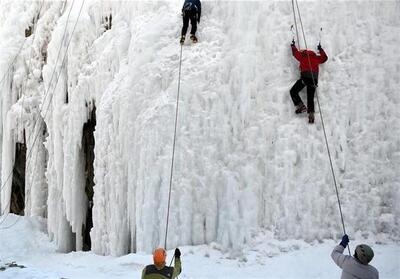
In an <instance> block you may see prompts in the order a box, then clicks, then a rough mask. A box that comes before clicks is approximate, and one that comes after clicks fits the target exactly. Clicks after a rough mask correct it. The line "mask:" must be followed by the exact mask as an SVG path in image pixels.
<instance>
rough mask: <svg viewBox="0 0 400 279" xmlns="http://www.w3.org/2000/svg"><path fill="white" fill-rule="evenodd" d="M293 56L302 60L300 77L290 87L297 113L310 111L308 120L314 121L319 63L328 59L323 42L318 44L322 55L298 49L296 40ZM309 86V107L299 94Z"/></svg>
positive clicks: (293, 44) (293, 43)
mask: <svg viewBox="0 0 400 279" xmlns="http://www.w3.org/2000/svg"><path fill="white" fill-rule="evenodd" d="M291 46H292V53H293V56H294V57H295V58H296V59H297V60H298V61H299V62H300V79H299V80H298V81H296V83H295V84H294V85H293V87H292V89H290V96H291V97H292V100H293V103H294V105H295V106H296V110H295V113H297V114H298V113H302V112H305V111H307V112H308V122H309V123H314V94H315V88H316V87H317V85H318V70H319V67H318V66H319V64H322V63H325V62H326V60H328V56H326V53H325V51H324V50H323V49H322V47H321V44H318V50H319V53H320V55H317V54H316V53H315V52H314V51H312V50H300V51H299V50H298V49H297V47H296V44H295V42H294V40H293V41H292V44H291ZM305 86H307V107H308V108H307V107H306V106H305V105H304V103H303V101H302V100H301V98H300V96H299V92H300V91H301V90H302V89H303V88H304V87H305Z"/></svg>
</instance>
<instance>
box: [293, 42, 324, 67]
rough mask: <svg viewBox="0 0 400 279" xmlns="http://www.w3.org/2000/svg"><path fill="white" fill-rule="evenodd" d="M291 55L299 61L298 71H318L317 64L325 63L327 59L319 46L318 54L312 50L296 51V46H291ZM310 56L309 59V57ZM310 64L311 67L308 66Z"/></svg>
mask: <svg viewBox="0 0 400 279" xmlns="http://www.w3.org/2000/svg"><path fill="white" fill-rule="evenodd" d="M292 53H293V56H294V57H295V58H296V59H297V60H298V61H299V62H300V72H302V73H304V72H313V73H318V70H319V67H318V65H319V64H322V63H325V62H326V60H328V56H326V53H325V51H324V50H323V49H322V48H321V50H320V51H319V53H320V55H317V54H316V53H315V52H314V51H312V50H301V51H298V50H297V48H296V46H292ZM308 57H310V60H309V58H308ZM310 64H311V67H310Z"/></svg>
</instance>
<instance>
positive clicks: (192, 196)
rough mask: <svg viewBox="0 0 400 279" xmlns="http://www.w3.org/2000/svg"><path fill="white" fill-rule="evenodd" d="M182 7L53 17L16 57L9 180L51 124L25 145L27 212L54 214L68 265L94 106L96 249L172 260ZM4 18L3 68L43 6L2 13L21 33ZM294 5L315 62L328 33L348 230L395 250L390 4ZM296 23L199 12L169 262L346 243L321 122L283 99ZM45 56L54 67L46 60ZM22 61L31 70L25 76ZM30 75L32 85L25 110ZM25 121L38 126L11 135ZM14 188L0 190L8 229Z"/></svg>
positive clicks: (7, 137)
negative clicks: (192, 249) (198, 248)
mask: <svg viewBox="0 0 400 279" xmlns="http://www.w3.org/2000/svg"><path fill="white" fill-rule="evenodd" d="M181 2H182V1H161V2H153V1H131V2H114V1H110V2H106V1H86V2H85V4H84V6H83V7H82V10H81V3H82V2H80V1H76V3H75V2H71V1H68V2H67V3H63V2H49V3H47V2H46V5H45V6H44V7H45V9H43V11H42V12H41V16H40V19H39V20H38V22H37V28H38V29H37V34H38V35H37V36H36V37H35V42H36V43H35V42H34V43H33V46H34V47H33V48H30V47H29V46H30V45H31V44H27V43H25V44H26V46H24V48H23V49H24V53H26V55H25V56H22V58H18V60H17V66H16V69H15V70H13V71H10V72H9V74H8V75H7V80H6V81H4V82H3V83H2V84H1V88H3V90H2V95H1V100H2V113H1V115H2V123H3V133H2V141H3V145H2V146H3V147H2V180H4V178H5V177H6V176H7V174H8V173H9V171H10V170H12V165H13V163H12V161H13V160H12V159H13V150H12V148H13V146H15V141H16V140H18V139H17V138H18V137H17V135H18V134H20V133H21V131H23V129H25V130H26V132H27V134H28V138H29V136H30V135H36V134H39V133H36V132H35V133H34V132H33V131H35V130H38V131H39V130H40V129H39V127H42V129H43V127H44V126H46V127H47V128H46V131H45V132H42V133H41V134H40V135H41V136H40V137H39V139H38V140H37V142H36V143H35V145H32V144H29V142H30V141H29V140H28V153H29V152H30V149H32V157H31V158H30V157H28V166H29V165H30V166H32V167H31V168H29V167H28V169H27V174H28V177H32V176H33V175H34V174H35V173H38V175H35V176H34V177H35V178H34V179H33V178H28V180H30V181H36V182H35V183H33V182H32V183H31V184H32V187H28V189H29V191H30V192H29V193H31V194H28V192H27V196H26V204H27V205H29V208H32V209H31V210H30V211H28V212H27V214H29V215H42V216H46V214H47V217H48V231H49V234H50V236H51V237H52V238H53V239H55V241H56V242H57V244H58V246H59V249H60V250H61V251H69V250H71V249H78V250H79V249H81V248H82V238H81V234H82V226H83V225H84V223H85V220H86V209H87V200H86V196H85V193H84V190H85V189H84V181H85V173H84V162H83V148H82V144H81V140H82V127H83V124H84V123H85V122H86V121H87V120H88V118H89V115H90V112H91V110H92V108H93V105H96V113H97V117H96V120H97V126H96V131H95V141H96V145H95V163H94V170H95V184H96V185H95V188H94V191H95V194H94V208H93V223H94V226H93V229H92V231H91V237H92V248H93V250H94V251H95V252H96V253H99V254H112V255H122V254H125V253H128V252H130V251H146V252H149V251H151V250H152V249H153V248H155V247H156V246H162V245H163V244H164V236H165V225H166V216H167V212H166V208H167V202H168V201H167V198H168V189H169V174H170V164H171V154H172V140H173V125H174V113H175V102H176V92H177V86H178V65H179V50H180V46H179V44H178V39H179V34H180V28H181V18H180V8H181V4H182V3H181ZM10 3H11V2H10V1H3V2H1V3H0V7H1V8H0V22H1V23H4V24H2V25H1V26H2V27H1V29H0V42H1V41H2V43H3V44H4V46H3V45H2V46H1V47H2V48H4V49H5V51H2V52H1V54H0V63H1V65H9V62H10V60H12V58H13V54H14V53H16V51H17V49H15V45H17V43H21V42H22V41H23V40H24V38H23V37H21V38H17V37H15V36H14V37H12V38H13V41H12V40H11V39H9V41H7V40H1V39H2V38H6V37H7V36H8V37H10V36H9V35H7V34H10V33H9V32H19V34H23V33H22V32H23V30H24V29H25V28H26V25H27V24H28V22H30V21H31V17H32V14H37V11H38V10H39V8H40V2H35V3H36V4H35V6H29V5H25V4H18V5H14V6H17V7H13V9H15V12H11V14H12V15H13V16H14V14H15V18H21V17H22V15H23V18H26V21H24V22H23V21H21V23H20V24H18V25H17V26H15V25H12V24H11V23H8V22H9V21H10V19H9V18H8V17H7V14H8V13H9V12H8V11H7V7H10V6H11V4H10ZM299 4H300V9H301V10H302V16H303V23H304V24H305V31H306V34H307V35H308V37H307V39H308V44H309V46H310V47H312V48H314V47H315V46H316V44H317V42H318V39H319V38H318V35H319V34H318V33H319V32H318V31H319V30H320V27H322V28H323V34H322V45H323V46H324V47H325V49H326V51H327V53H328V56H329V61H328V62H327V63H326V64H324V65H323V66H321V73H320V80H319V88H318V92H319V98H320V102H321V109H322V112H323V116H324V120H325V124H326V128H327V132H328V134H327V136H328V140H329V143H330V147H331V153H332V156H333V162H334V168H335V171H336V175H337V179H338V182H339V191H340V194H341V198H342V203H343V204H342V206H343V212H344V218H345V222H346V226H347V230H348V232H349V233H350V234H353V235H354V234H361V233H362V234H363V235H364V236H368V235H376V237H377V239H379V240H386V239H388V238H395V239H398V237H399V236H400V232H399V224H400V208H399V206H398V204H399V203H400V190H399V189H400V180H399V165H400V134H399V133H400V132H399V131H400V124H399V123H400V122H399V120H400V113H399V110H398V109H397V106H398V104H399V102H400V97H399V94H397V91H396V90H397V88H398V87H399V85H400V78H399V76H398V74H397V73H398V72H399V70H400V62H399V61H400V59H399V58H400V57H399V56H400V55H399V54H398V53H397V52H396V46H398V45H399V43H400V38H399V37H398V36H395V34H398V33H399V32H400V18H399V17H398V14H399V12H400V5H399V2H398V1H393V2H390V1H385V2H379V3H378V2H364V1H363V2H325V1H316V2H302V1H301V2H299ZM291 12H292V10H291V4H290V1H287V2H282V1H278V2H273V1H270V2H266V1H260V2H257V1H243V2H242V1H232V2H228V1H221V2H220V1H203V12H202V14H203V16H202V19H201V23H200V26H199V31H198V37H199V40H200V42H199V43H198V44H197V45H191V44H190V43H189V42H187V43H186V45H185V46H184V47H183V61H182V79H181V99H180V110H179V121H178V134H177V146H176V158H175V168H174V180H173V189H172V204H171V215H170V223H169V232H168V242H167V246H168V247H174V246H177V245H184V244H194V245H196V244H201V243H209V242H212V241H216V242H218V243H220V244H221V245H222V246H223V247H225V248H227V249H235V250H239V249H241V248H242V247H243V246H244V245H246V244H247V243H248V242H250V240H251V237H252V234H253V233H256V232H257V231H258V230H270V231H272V232H273V233H274V236H275V238H277V239H293V238H296V239H305V240H307V241H313V240H314V239H318V240H320V239H325V238H332V237H337V236H338V235H339V234H340V233H341V223H340V216H339V212H338V208H337V202H336V195H335V190H334V187H333V184H332V177H331V173H330V167H329V161H328V157H327V153H326V149H325V143H324V139H323V132H322V127H321V121H320V119H319V114H320V111H319V110H318V109H317V114H316V124H315V125H308V124H307V121H306V118H305V117H304V116H300V117H299V116H296V115H295V114H294V112H293V105H292V103H291V100H290V97H289V89H290V87H291V85H292V84H293V83H294V82H295V80H296V79H297V77H298V70H297V63H296V61H295V60H294V59H293V58H292V57H291V52H290V47H289V44H290V41H291V40H292V33H291V31H290V26H291V25H292V24H293V15H292V13H291ZM110 13H111V14H112V17H113V25H112V28H111V29H110V30H108V31H106V30H105V28H104V18H105V16H108V15H109V14H110ZM17 14H18V16H17ZM60 15H61V16H60ZM78 18H79V20H77V19H78ZM75 23H76V25H75ZM13 28H14V29H13ZM16 28H17V29H16ZM28 39H29V38H28ZM5 42H7V43H5ZM18 45H20V44H18ZM43 46H46V49H47V61H46V62H44V61H42V60H43V59H42V60H41V59H40V56H39V55H38V53H41V52H39V51H38V50H42V49H43ZM29 52H33V53H35V55H37V57H36V56H35V55H33V56H32V55H28V53H29ZM32 57H36V58H32ZM38 57H39V58H38ZM28 58H30V59H33V60H34V61H37V62H36V64H35V63H33V64H32V65H30V66H29V64H28V66H26V64H27V62H25V61H26V59H28ZM40 61H42V62H40ZM18 63H22V64H23V63H25V64H23V65H25V66H18V65H19V64H18ZM21 68H22V69H23V74H19V72H20V71H22V70H20V69H21ZM2 69H5V67H3V66H2ZM29 69H30V70H29ZM4 71H5V70H2V72H4ZM35 73H36V76H38V77H39V78H37V80H36V81H35V82H32V83H30V87H29V90H28V89H27V90H20V92H21V94H20V95H21V96H22V97H17V94H16V93H15V92H16V91H17V90H18V88H21V86H22V84H24V80H25V79H26V78H28V80H29V77H30V75H34V74H35ZM40 77H42V79H41V78H40ZM3 92H5V93H3ZM28 98H30V99H29V100H31V101H29V102H28V101H23V100H28ZM67 100H68V101H67ZM22 108H23V109H24V110H25V111H29V112H30V114H29V113H28V112H26V113H25V112H24V113H23V115H26V117H25V118H24V119H25V120H23V119H22V118H21V119H20V120H18V118H16V117H15V115H18V111H20V110H21V109H22ZM39 110H40V112H41V113H40V117H39V118H38V117H37V115H38V111H39ZM12 115H14V117H13V116H12ZM28 115H31V116H30V118H29V117H28ZM7 117H9V119H14V120H15V119H17V121H14V122H13V121H11V120H7V119H8V118H7ZM35 119H41V120H42V121H43V122H42V124H40V125H38V124H37V125H36V126H35V125H34V123H35ZM16 123H19V124H18V125H19V127H21V128H19V129H15V127H16V126H17V124H16ZM22 127H23V128H22ZM17 130H18V131H19V132H16V131H17ZM39 132H40V131H39ZM32 138H33V136H32ZM32 138H31V139H30V140H31V141H32ZM43 144H44V145H43ZM32 146H34V147H32ZM36 150H39V151H38V152H37V151H36ZM36 154H38V155H36ZM29 161H31V163H29ZM33 162H35V163H33ZM36 162H39V163H36ZM46 162H47V163H46ZM33 166H36V167H33ZM38 169H39V171H38ZM44 174H45V179H44ZM10 187H11V186H10V184H6V185H5V186H4V187H3V189H2V191H1V205H2V212H3V213H4V212H7V203H8V202H9V194H10V190H11V189H10ZM27 191H28V190H27ZM46 205H47V207H46Z"/></svg>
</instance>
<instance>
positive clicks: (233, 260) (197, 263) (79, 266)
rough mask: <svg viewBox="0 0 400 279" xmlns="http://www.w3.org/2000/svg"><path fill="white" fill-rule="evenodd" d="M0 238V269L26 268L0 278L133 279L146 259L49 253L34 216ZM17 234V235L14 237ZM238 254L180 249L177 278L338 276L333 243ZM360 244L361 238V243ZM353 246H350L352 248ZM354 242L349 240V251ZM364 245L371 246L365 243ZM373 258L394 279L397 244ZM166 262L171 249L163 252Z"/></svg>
mask: <svg viewBox="0 0 400 279" xmlns="http://www.w3.org/2000/svg"><path fill="white" fill-rule="evenodd" d="M15 222H17V223H16V224H15V225H14V226H13V227H11V228H10V229H7V230H3V231H2V237H1V238H0V259H1V261H0V267H1V266H4V265H5V263H9V262H11V261H16V263H17V264H19V265H23V266H25V267H26V268H24V269H20V268H7V269H6V270H5V271H0V277H1V278H5V279H6V278H21V279H22V278H30V279H36V278H38V279H39V278H40V279H44V278H49V279H50V278H139V276H140V275H141V272H142V269H143V268H144V266H146V265H147V264H150V263H151V261H152V256H151V255H148V254H145V253H140V254H129V255H126V256H122V257H112V256H98V255H96V254H94V253H93V252H71V253H68V254H64V253H57V252H55V249H56V247H55V245H54V243H49V241H48V239H47V235H46V233H45V231H46V222H45V220H44V219H41V218H38V217H17V216H15V215H13V214H11V215H10V217H9V219H8V220H7V222H6V224H5V225H10V224H14V223H15ZM16 235H18V237H16ZM255 239H256V240H257V241H254V242H253V243H252V245H251V246H248V247H247V249H246V250H245V253H244V254H242V255H232V254H230V253H226V252H223V251H221V246H220V245H219V244H216V243H212V244H210V245H198V246H184V247H181V250H182V269H183V272H182V274H181V275H180V276H179V278H320V279H324V278H339V277H340V272H341V271H340V269H339V268H338V267H337V266H336V265H335V263H334V262H333V261H332V260H331V258H330V253H331V252H332V250H333V248H334V247H335V245H337V244H336V243H335V242H334V241H332V240H328V241H324V242H321V243H318V242H314V243H312V244H309V243H305V242H304V241H302V240H288V241H276V240H269V241H266V235H259V236H257V237H256V238H255ZM363 241H365V240H363ZM353 243H354V244H353ZM356 243H360V241H356V240H353V239H351V242H350V245H351V246H352V247H353V249H354V246H355V244H356ZM367 243H369V244H371V245H372V242H371V240H368V241H367ZM372 247H373V249H374V251H375V257H374V259H373V260H372V262H371V264H372V265H373V266H375V267H376V268H377V269H378V270H379V273H380V278H386V279H391V278H392V279H395V278H397V277H398V274H400V262H399V256H400V246H399V245H398V244H394V243H386V244H373V245H372ZM168 255H169V257H168V258H167V262H168V263H169V262H170V261H171V256H172V255H173V250H170V251H168Z"/></svg>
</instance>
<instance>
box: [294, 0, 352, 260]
mask: <svg viewBox="0 0 400 279" xmlns="http://www.w3.org/2000/svg"><path fill="white" fill-rule="evenodd" d="M294 1H296V6H297V13H298V16H299V21H300V27H301V31H302V34H303V39H304V45H305V48H306V49H307V41H306V35H305V32H304V27H303V21H302V19H301V14H300V9H299V4H298V2H297V0H292V7H293V13H295V8H294ZM294 19H295V25H296V26H297V23H296V16H294ZM320 31H321V32H322V27H321V29H320ZM296 32H297V28H296ZM297 36H298V33H297ZM320 40H321V39H320ZM307 58H308V63H309V66H310V68H311V60H310V55H309V54H308V52H307ZM311 77H312V81H313V85H314V87H315V95H316V96H317V104H318V109H319V111H320V114H319V115H320V118H321V124H322V130H323V132H324V138H325V145H326V150H327V151H328V157H329V164H330V167H331V172H332V178H333V183H334V185H335V190H336V197H337V202H338V207H339V212H340V218H341V221H342V227H343V234H346V227H345V225H344V218H343V212H342V205H341V202H340V198H339V190H338V186H337V183H336V175H335V170H334V168H333V163H332V156H331V152H330V148H329V143H328V137H327V136H326V129H325V123H324V118H323V116H322V109H321V105H320V102H319V98H318V92H317V88H316V84H315V80H314V75H311ZM347 249H348V251H349V255H351V252H350V246H347Z"/></svg>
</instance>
